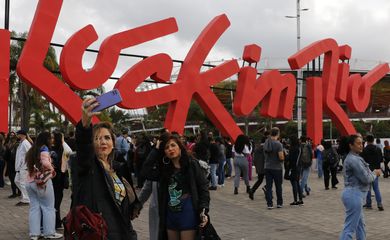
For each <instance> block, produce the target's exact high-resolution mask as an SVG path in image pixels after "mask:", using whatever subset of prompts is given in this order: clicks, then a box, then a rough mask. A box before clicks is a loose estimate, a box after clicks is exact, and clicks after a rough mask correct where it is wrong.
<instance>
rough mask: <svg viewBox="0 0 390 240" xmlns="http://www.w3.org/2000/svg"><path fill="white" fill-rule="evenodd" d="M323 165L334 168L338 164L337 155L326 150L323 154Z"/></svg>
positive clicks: (331, 150) (333, 151)
mask: <svg viewBox="0 0 390 240" xmlns="http://www.w3.org/2000/svg"><path fill="white" fill-rule="evenodd" d="M323 158H324V163H327V164H329V165H330V166H331V167H336V166H337V165H338V163H339V160H340V158H339V155H338V154H337V153H336V151H335V150H333V149H327V150H325V151H324V154H323Z"/></svg>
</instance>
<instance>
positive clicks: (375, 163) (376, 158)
mask: <svg viewBox="0 0 390 240" xmlns="http://www.w3.org/2000/svg"><path fill="white" fill-rule="evenodd" d="M361 156H362V158H363V159H364V161H366V162H367V163H368V164H369V165H370V169H371V171H372V170H374V169H380V168H381V162H382V161H383V156H382V151H381V149H380V148H379V147H377V146H376V145H374V144H368V145H367V146H366V147H365V148H364V149H363V152H362V153H361Z"/></svg>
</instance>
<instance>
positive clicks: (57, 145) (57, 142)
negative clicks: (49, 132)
mask: <svg viewBox="0 0 390 240" xmlns="http://www.w3.org/2000/svg"><path fill="white" fill-rule="evenodd" d="M53 135H54V143H53V150H54V151H56V152H61V153H62V152H63V151H64V146H63V145H62V144H63V142H62V139H63V136H64V135H63V134H62V133H61V132H54V133H53Z"/></svg>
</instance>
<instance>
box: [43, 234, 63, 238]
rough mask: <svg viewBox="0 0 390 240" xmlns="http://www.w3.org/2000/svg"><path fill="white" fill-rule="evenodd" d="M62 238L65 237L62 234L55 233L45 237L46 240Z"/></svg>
mask: <svg viewBox="0 0 390 240" xmlns="http://www.w3.org/2000/svg"><path fill="white" fill-rule="evenodd" d="M62 237H63V235H62V234H61V233H54V234H52V235H48V236H45V238H46V239H59V238H62Z"/></svg>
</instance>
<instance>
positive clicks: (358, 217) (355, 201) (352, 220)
mask: <svg viewBox="0 0 390 240" xmlns="http://www.w3.org/2000/svg"><path fill="white" fill-rule="evenodd" d="M365 196H366V192H362V191H360V190H359V189H357V188H345V189H344V191H343V193H342V197H341V200H342V201H343V204H344V207H345V222H344V229H343V231H342V232H341V234H340V238H339V240H352V238H353V235H354V234H355V233H356V240H365V239H366V230H365V223H364V215H363V198H364V197H365Z"/></svg>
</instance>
